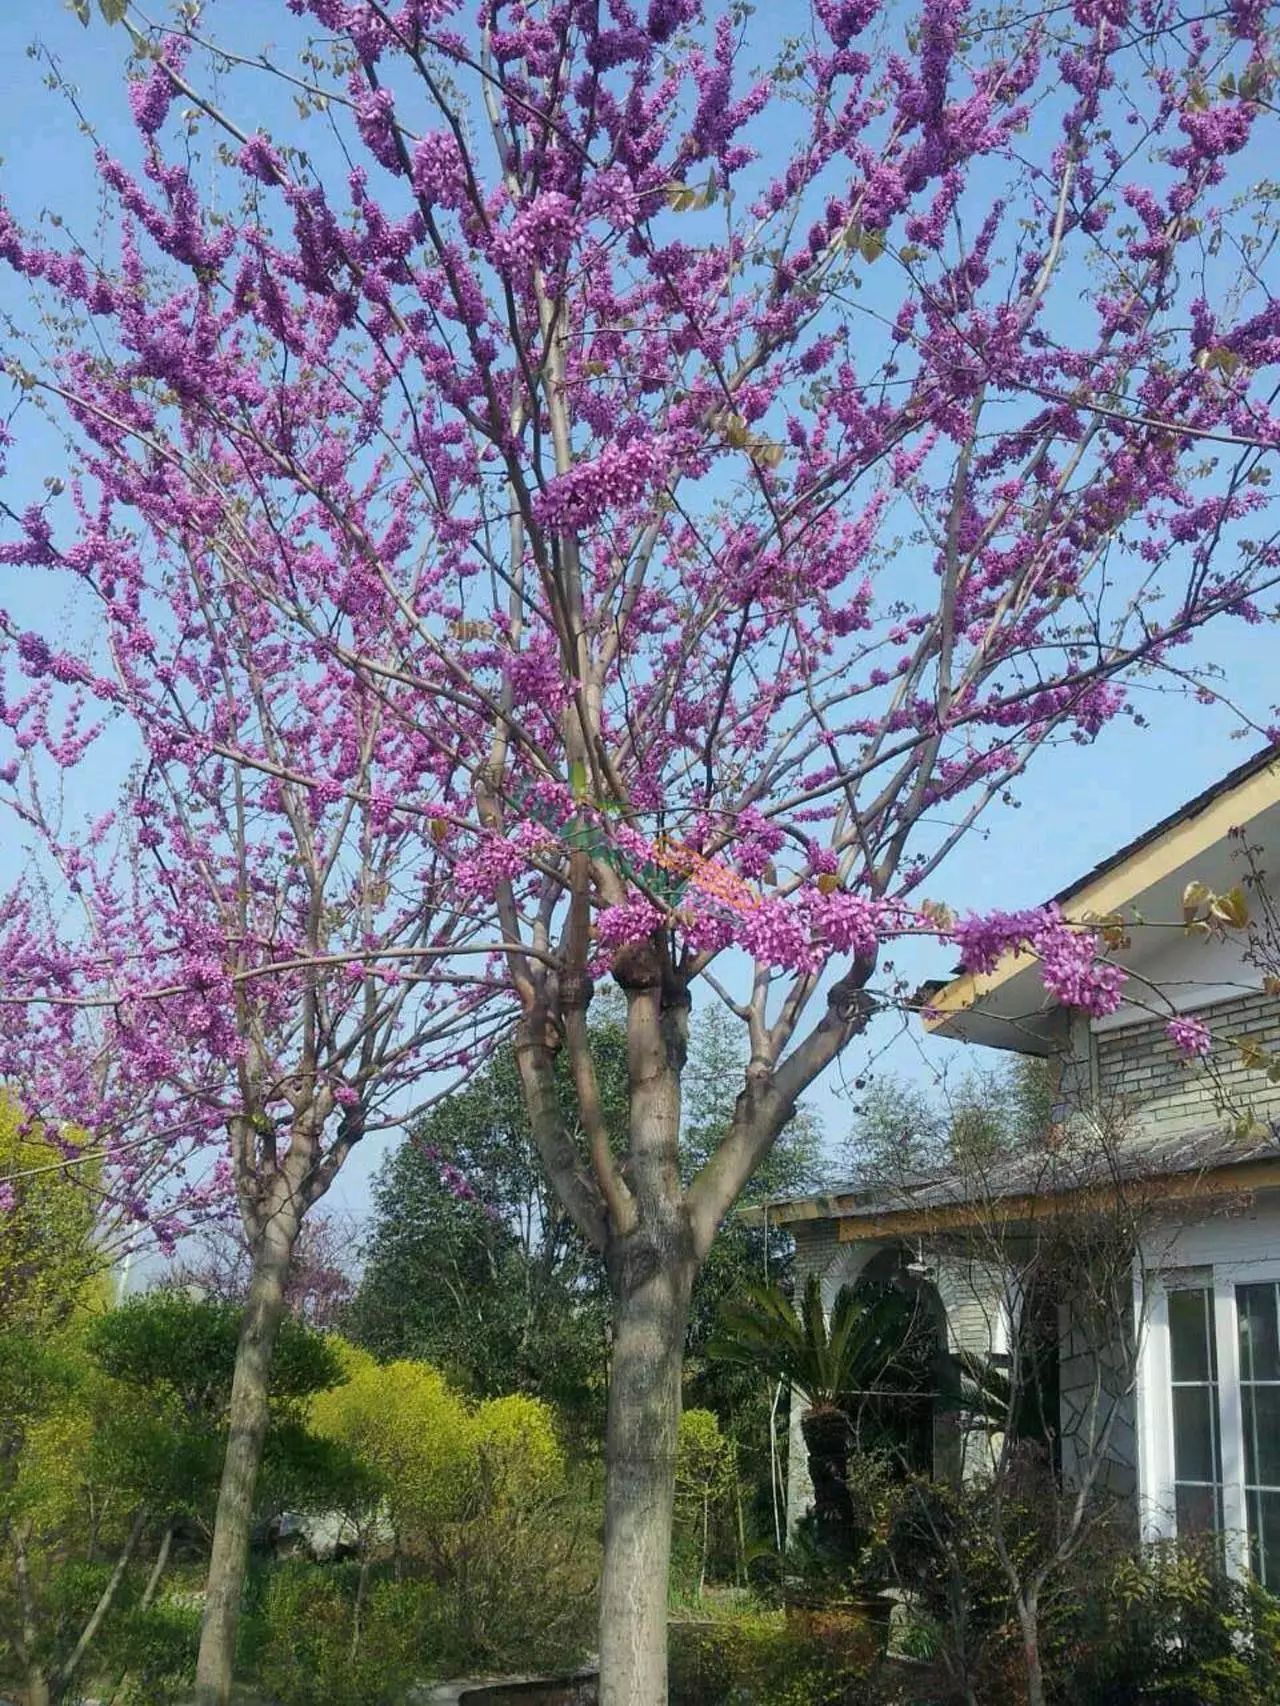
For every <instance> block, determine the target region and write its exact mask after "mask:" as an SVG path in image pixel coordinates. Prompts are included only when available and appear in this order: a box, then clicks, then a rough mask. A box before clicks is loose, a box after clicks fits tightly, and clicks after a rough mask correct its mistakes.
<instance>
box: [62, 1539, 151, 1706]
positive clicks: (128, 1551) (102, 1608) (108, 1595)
mask: <svg viewBox="0 0 1280 1706" xmlns="http://www.w3.org/2000/svg"><path fill="white" fill-rule="evenodd" d="M146 1524H147V1513H146V1510H145V1509H143V1510H140V1511H139V1512H138V1514H137V1515H136V1516H135V1517H134V1519H133V1526H132V1528H131V1529H130V1530H129V1536H128V1539H127V1540H126V1541H125V1543H124V1546H123V1547H122V1548H121V1551H120V1556H119V1557H118V1558H117V1559H116V1562H115V1568H114V1569H113V1570H112V1572H111V1575H110V1576H109V1578H108V1580H107V1584H106V1586H105V1587H104V1588H103V1590H102V1592H101V1593H100V1594H99V1596H98V1603H97V1604H96V1605H95V1606H94V1608H93V1610H92V1612H91V1613H90V1615H89V1621H88V1622H87V1623H86V1624H85V1626H84V1628H83V1629H82V1630H81V1631H80V1639H79V1640H78V1641H77V1642H76V1644H75V1646H74V1647H73V1648H72V1649H71V1652H70V1654H69V1655H68V1658H67V1661H66V1663H65V1664H63V1665H60V1666H59V1667H58V1695H59V1698H61V1696H62V1695H63V1693H64V1692H65V1691H66V1689H67V1687H68V1686H69V1684H70V1682H71V1679H72V1677H73V1676H74V1675H75V1673H76V1672H77V1671H78V1670H79V1668H80V1663H81V1660H82V1659H83V1658H84V1655H85V1654H86V1653H87V1652H88V1650H89V1648H90V1646H91V1645H92V1644H93V1641H94V1638H95V1637H96V1635H97V1633H98V1631H99V1629H101V1627H102V1625H103V1622H104V1621H105V1619H106V1615H107V1613H108V1612H109V1611H110V1610H111V1607H112V1606H113V1605H114V1604H115V1598H116V1595H117V1594H118V1593H119V1592H120V1584H121V1583H122V1582H123V1581H124V1577H125V1571H126V1570H127V1569H128V1568H129V1562H130V1559H131V1558H132V1557H133V1553H134V1548H135V1547H136V1546H137V1544H138V1542H139V1540H140V1539H141V1538H142V1531H143V1529H144V1528H145V1527H146Z"/></svg>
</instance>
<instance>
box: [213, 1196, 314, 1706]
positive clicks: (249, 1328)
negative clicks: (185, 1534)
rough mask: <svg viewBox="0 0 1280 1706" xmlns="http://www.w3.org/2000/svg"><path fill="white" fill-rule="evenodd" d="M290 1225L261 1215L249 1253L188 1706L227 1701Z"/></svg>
mask: <svg viewBox="0 0 1280 1706" xmlns="http://www.w3.org/2000/svg"><path fill="white" fill-rule="evenodd" d="M298 1225H299V1220H298V1216H297V1215H296V1213H294V1212H293V1211H292V1209H291V1208H290V1207H288V1206H285V1207H284V1208H283V1209H282V1210H280V1211H279V1212H277V1213H275V1214H273V1215H269V1216H268V1217H267V1220H266V1223H265V1225H264V1228H263V1231H262V1233H261V1235H260V1236H259V1238H258V1239H257V1242H256V1245H255V1248H254V1252H253V1273H252V1277H251V1279H250V1282H249V1296H248V1300H247V1302H246V1304H245V1311H244V1322H243V1324H242V1326H241V1329H240V1342H239V1344H238V1345H237V1346H236V1368H235V1376H234V1378H233V1380H232V1383H231V1409H230V1416H229V1428H228V1433H227V1455H226V1457H225V1459H224V1460H223V1466H222V1481H221V1483H220V1485H219V1488H218V1507H217V1512H216V1514H215V1516H214V1522H213V1546H212V1550H211V1552H210V1557H209V1579H208V1585H207V1587H206V1590H205V1604H204V1621H203V1623H202V1625H201V1629H200V1654H199V1657H198V1659H197V1661H196V1706H227V1703H228V1701H229V1700H230V1698H231V1672H232V1665H233V1663H234V1660H235V1648H236V1624H237V1622H238V1620H239V1616H240V1596H241V1593H242V1591H243V1588H244V1578H245V1572H246V1570H247V1569H248V1564H249V1532H250V1528H251V1525H252V1522H253V1498H254V1490H255V1487H256V1485H257V1480H258V1468H259V1465H260V1464H261V1462H262V1448H263V1443H264V1441H265V1439H266V1433H267V1420H268V1396H269V1391H270V1380H271V1355H272V1352H273V1350H274V1349H275V1342H276V1335H277V1333H278V1332H279V1329H280V1322H281V1320H282V1318H283V1316H284V1308H285V1302H284V1298H285V1282H286V1280H287V1279H288V1275H289V1262H290V1259H291V1257H292V1255H293V1246H294V1243H295V1241H296V1239H297V1236H298Z"/></svg>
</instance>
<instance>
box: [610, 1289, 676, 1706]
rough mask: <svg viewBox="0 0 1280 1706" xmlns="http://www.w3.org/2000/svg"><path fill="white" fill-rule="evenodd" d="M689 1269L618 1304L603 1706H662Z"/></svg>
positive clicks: (612, 1394) (628, 1294) (627, 1295)
mask: <svg viewBox="0 0 1280 1706" xmlns="http://www.w3.org/2000/svg"><path fill="white" fill-rule="evenodd" d="M691 1282H692V1263H689V1264H687V1265H679V1266H674V1265H673V1266H667V1265H665V1264H664V1265H661V1266H659V1267H658V1268H657V1269H656V1271H654V1272H653V1273H652V1274H651V1275H650V1276H649V1277H648V1278H647V1279H646V1280H645V1281H644V1282H643V1283H642V1284H641V1285H639V1286H637V1287H636V1288H635V1289H634V1290H631V1291H625V1290H624V1291H623V1293H622V1295H620V1296H618V1297H617V1298H616V1299H615V1306H614V1339H613V1368H612V1373H611V1378H610V1382H609V1414H608V1423H607V1430H606V1438H605V1526H604V1567H603V1571H602V1574H601V1580H600V1706H666V1699H667V1578H668V1572H669V1567H670V1561H671V1520H672V1515H673V1510H674V1505H675V1486H676V1440H677V1435H678V1431H679V1425H680V1377H681V1371H682V1366H683V1362H684V1335H685V1326H686V1322H687V1320H688V1314H689V1289H690V1285H691Z"/></svg>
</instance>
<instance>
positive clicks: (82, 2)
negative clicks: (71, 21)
mask: <svg viewBox="0 0 1280 1706" xmlns="http://www.w3.org/2000/svg"><path fill="white" fill-rule="evenodd" d="M67 10H68V11H69V12H74V13H75V15H76V17H77V18H79V20H80V22H81V23H82V24H83V25H84V27H85V29H86V30H87V29H88V28H89V0H67Z"/></svg>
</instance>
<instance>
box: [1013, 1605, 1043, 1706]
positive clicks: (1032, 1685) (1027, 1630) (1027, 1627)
mask: <svg viewBox="0 0 1280 1706" xmlns="http://www.w3.org/2000/svg"><path fill="white" fill-rule="evenodd" d="M1018 1621H1019V1623H1021V1625H1022V1654H1023V1660H1024V1663H1025V1664H1026V1669H1027V1706H1044V1665H1043V1663H1042V1662H1041V1658H1040V1607H1039V1604H1038V1603H1037V1600H1036V1598H1035V1597H1034V1596H1027V1597H1024V1598H1023V1599H1022V1600H1021V1601H1020V1602H1019V1605H1018Z"/></svg>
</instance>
